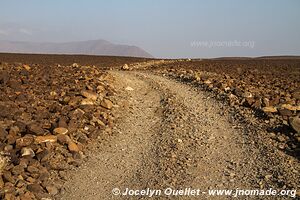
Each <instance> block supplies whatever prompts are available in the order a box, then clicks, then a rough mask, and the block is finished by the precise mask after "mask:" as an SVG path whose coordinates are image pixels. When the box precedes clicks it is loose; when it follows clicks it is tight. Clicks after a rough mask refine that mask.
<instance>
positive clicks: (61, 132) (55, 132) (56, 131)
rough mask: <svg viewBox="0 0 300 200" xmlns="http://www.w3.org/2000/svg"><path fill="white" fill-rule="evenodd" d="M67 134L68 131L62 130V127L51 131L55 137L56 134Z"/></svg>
mask: <svg viewBox="0 0 300 200" xmlns="http://www.w3.org/2000/svg"><path fill="white" fill-rule="evenodd" d="M68 132H69V131H68V129H66V128H63V127H58V128H55V129H54V130H53V133H54V134H56V135H58V134H63V135H65V134H67V133H68Z"/></svg>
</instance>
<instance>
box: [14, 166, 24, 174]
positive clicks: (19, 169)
mask: <svg viewBox="0 0 300 200" xmlns="http://www.w3.org/2000/svg"><path fill="white" fill-rule="evenodd" d="M11 172H12V173H13V174H14V175H19V174H22V173H23V172H24V167H23V166H22V165H16V166H14V167H13V168H12V169H11Z"/></svg>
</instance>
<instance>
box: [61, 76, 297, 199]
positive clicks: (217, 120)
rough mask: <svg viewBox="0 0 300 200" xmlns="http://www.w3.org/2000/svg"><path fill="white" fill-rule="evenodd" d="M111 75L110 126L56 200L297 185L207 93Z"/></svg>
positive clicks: (154, 79)
mask: <svg viewBox="0 0 300 200" xmlns="http://www.w3.org/2000/svg"><path fill="white" fill-rule="evenodd" d="M111 74H112V75H113V76H114V77H115V78H116V89H117V96H116V102H117V105H118V107H119V108H118V109H116V110H118V112H117V113H116V115H117V117H118V120H117V121H116V125H115V127H114V129H113V131H112V134H111V135H106V136H103V137H102V138H99V141H98V143H97V144H96V145H95V146H94V147H93V148H92V149H91V150H90V151H89V152H87V157H86V161H85V163H84V164H83V165H82V166H80V167H79V168H78V169H76V170H73V171H70V172H68V174H67V179H68V181H67V182H66V184H65V186H64V191H63V192H62V194H61V196H60V197H59V198H58V199H67V200H76V199H89V200H93V199H148V198H149V195H138V196H128V195H127V196H123V195H114V194H113V193H112V190H113V189H114V188H118V189H119V190H120V192H122V193H123V192H125V191H126V188H129V189H134V190H141V189H147V188H150V189H157V190H162V191H163V190H164V189H166V188H173V189H184V188H193V189H200V190H201V194H200V195H198V196H195V197H193V196H178V195H177V196H176V195H172V196H167V195H165V194H163V193H162V194H161V195H159V194H158V193H157V195H154V197H152V198H151V199H214V198H213V197H212V196H209V195H208V194H207V192H208V190H209V189H236V188H240V189H249V188H252V189H260V188H270V187H272V188H276V187H278V185H279V184H278V183H277V182H276V181H273V179H275V178H276V180H277V179H278V177H274V174H276V176H282V175H283V174H284V175H285V176H286V177H291V178H290V179H291V180H294V179H296V178H297V177H298V178H299V175H298V173H294V171H295V170H297V169H292V168H289V169H287V168H288V167H286V165H287V163H288V161H287V160H288V158H286V157H285V156H284V155H281V154H280V152H278V151H276V150H272V149H270V147H268V145H267V144H264V143H263V142H261V141H260V138H258V135H259V133H254V132H251V130H249V129H248V128H246V127H244V126H243V125H242V124H239V123H237V122H236V121H235V120H233V116H232V115H231V114H230V113H229V112H227V110H228V109H227V108H226V106H224V105H223V104H222V103H220V102H217V101H215V100H214V99H212V98H209V97H208V95H207V94H206V93H204V92H201V91H198V90H196V89H195V88H193V87H191V86H188V85H185V84H182V83H179V82H176V81H174V80H170V79H168V78H166V77H163V76H158V75H153V74H151V73H149V74H148V73H146V72H120V71H112V72H111ZM279 157H280V158H279ZM283 165H284V166H285V167H283ZM274 172H276V173H274ZM118 189H115V190H114V192H116V193H118V192H119V190H118ZM202 192H203V193H202ZM227 198H228V196H219V197H218V198H217V199H227ZM245 198H246V197H241V199H245ZM255 198H256V197H254V199H255ZM269 198H270V197H269ZM272 198H273V199H274V197H271V199H272ZM263 199H268V198H263Z"/></svg>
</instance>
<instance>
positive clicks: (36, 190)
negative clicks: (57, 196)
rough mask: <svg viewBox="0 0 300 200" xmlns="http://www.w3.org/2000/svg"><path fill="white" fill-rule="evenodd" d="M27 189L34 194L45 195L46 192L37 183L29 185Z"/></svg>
mask: <svg viewBox="0 0 300 200" xmlns="http://www.w3.org/2000/svg"><path fill="white" fill-rule="evenodd" d="M27 189H28V190H29V191H30V192H34V193H43V192H44V189H43V188H42V186H41V185H40V184H37V183H34V184H30V185H28V186H27Z"/></svg>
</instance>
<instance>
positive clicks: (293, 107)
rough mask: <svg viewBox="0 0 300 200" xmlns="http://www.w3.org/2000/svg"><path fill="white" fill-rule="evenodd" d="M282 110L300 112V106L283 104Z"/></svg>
mask: <svg viewBox="0 0 300 200" xmlns="http://www.w3.org/2000/svg"><path fill="white" fill-rule="evenodd" d="M281 108H282V109H287V110H290V111H296V110H300V106H292V105H290V104H282V105H281Z"/></svg>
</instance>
